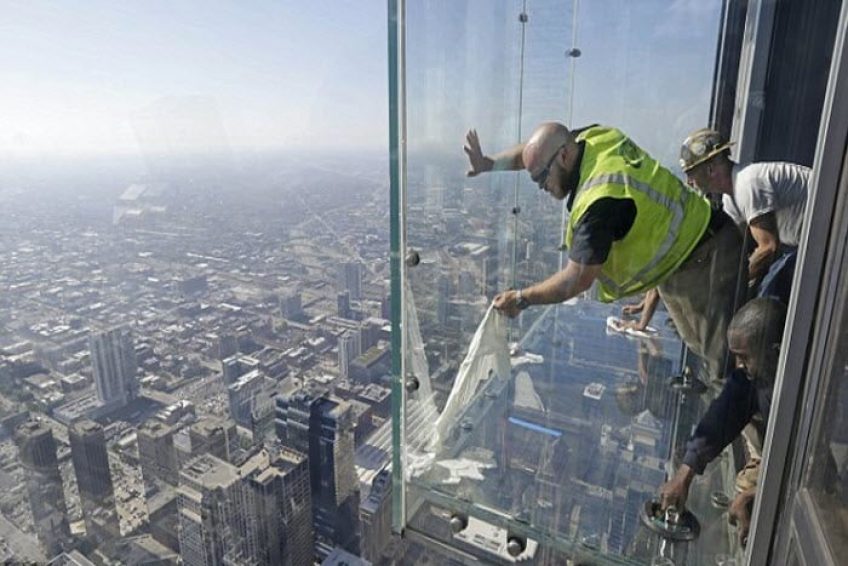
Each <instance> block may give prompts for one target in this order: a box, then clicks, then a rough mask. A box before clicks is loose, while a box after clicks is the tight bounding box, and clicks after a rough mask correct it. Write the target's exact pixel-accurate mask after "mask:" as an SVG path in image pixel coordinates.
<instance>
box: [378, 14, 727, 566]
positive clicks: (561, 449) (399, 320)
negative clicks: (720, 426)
mask: <svg viewBox="0 0 848 566" xmlns="http://www.w3.org/2000/svg"><path fill="white" fill-rule="evenodd" d="M655 4H656V5H653V4H652V7H649V6H647V5H643V3H633V2H626V1H613V2H598V3H594V2H593V3H579V2H577V1H576V0H527V1H520V2H519V1H510V2H497V3H491V2H484V1H467V2H439V1H430V0H422V1H416V2H402V1H399V2H390V30H389V33H390V53H394V54H395V55H396V56H397V60H396V61H394V63H392V62H391V61H390V69H391V71H390V94H391V99H390V102H391V104H392V108H393V110H392V115H391V116H392V119H393V120H394V121H393V124H392V128H393V132H394V137H393V144H392V148H391V150H392V155H393V167H394V170H393V184H392V187H393V194H392V202H393V204H394V209H393V214H392V222H393V226H392V240H393V241H392V245H393V250H394V258H393V271H392V278H393V287H392V291H393V294H394V296H395V297H400V300H399V301H396V302H395V303H394V304H393V309H392V315H393V317H394V318H393V324H394V330H395V334H396V335H397V336H398V337H400V336H402V337H403V339H402V340H398V342H397V343H396V346H398V347H394V348H393V355H394V360H393V362H394V373H395V376H396V386H395V388H394V394H395V395H394V396H395V405H394V415H393V418H394V422H395V425H394V429H393V449H394V452H395V454H396V456H395V458H394V460H393V466H394V470H393V473H394V482H395V486H396V488H395V489H394V491H393V497H394V503H395V529H396V530H398V531H401V532H403V533H405V534H406V535H407V536H410V537H416V538H420V539H421V540H424V541H427V542H429V543H430V544H431V545H432V546H433V547H434V548H442V549H444V550H445V552H446V553H447V554H448V555H450V557H451V558H452V559H455V560H457V561H459V562H460V563H470V562H474V561H482V562H484V563H496V564H497V563H503V564H508V563H522V564H565V563H573V564H672V563H673V564H692V565H696V564H709V565H713V564H722V563H724V564H728V565H729V564H732V563H733V560H734V559H735V558H734V557H738V556H739V551H738V549H737V535H736V532H735V529H733V528H732V527H730V526H729V525H728V521H727V513H726V508H724V507H726V502H727V500H729V499H730V500H732V498H733V497H734V491H733V490H734V481H733V480H734V475H735V466H734V461H733V456H732V454H731V453H730V451H728V453H727V454H726V455H723V456H722V457H721V458H719V459H717V460H716V461H714V462H713V463H712V464H711V465H710V467H709V468H708V469H707V472H706V473H705V474H704V475H703V476H699V477H697V478H696V480H695V482H694V484H693V487H692V489H691V492H690V494H689V500H688V503H687V507H688V508H689V509H690V510H691V511H692V512H693V513H694V514H695V516H696V517H697V519H698V520H699V522H700V534H699V536H698V537H697V539H696V540H694V541H691V542H674V543H672V542H670V541H666V540H665V539H663V538H661V537H660V536H658V535H657V534H655V533H654V532H653V531H651V530H649V529H648V528H646V527H644V526H643V523H642V521H641V519H640V512H641V510H642V508H643V507H644V505H645V503H646V502H648V501H649V500H651V499H653V498H656V497H657V495H658V491H659V487H660V485H661V484H662V483H663V482H664V481H665V480H666V478H667V477H669V476H670V474H672V473H673V472H674V470H675V469H676V468H677V466H678V464H679V461H680V458H681V457H682V453H683V452H682V451H683V450H684V448H685V443H686V440H687V438H688V436H689V434H690V432H691V431H692V428H693V427H694V425H695V423H697V421H698V419H699V417H700V415H701V414H702V413H703V411H704V410H705V407H706V405H707V403H708V401H709V399H711V397H712V396H713V395H714V391H712V390H707V391H705V392H703V393H701V394H695V393H692V392H685V391H684V392H681V391H680V390H678V389H673V388H672V387H670V384H669V381H670V380H671V378H672V377H675V376H680V375H681V374H683V373H684V368H686V367H688V368H689V372H688V373H689V375H691V376H693V377H698V376H700V373H701V372H700V370H699V367H700V366H699V364H698V362H697V360H694V359H693V358H692V357H691V356H687V355H686V352H685V350H684V348H683V347H682V344H681V341H680V339H679V338H678V337H677V335H676V333H675V331H674V330H673V328H671V327H670V326H669V325H668V324H667V320H666V316H665V314H664V312H663V311H662V310H660V311H659V312H658V313H657V315H656V316H655V317H654V319H653V321H652V323H651V325H652V326H653V327H655V329H656V331H657V332H656V334H654V335H652V336H651V337H650V338H649V339H641V338H636V337H631V336H624V335H622V334H619V333H615V332H610V331H609V330H608V328H607V319H608V317H611V316H619V315H620V312H621V306H622V305H621V304H603V303H600V302H598V301H597V300H595V295H594V293H593V291H591V290H590V291H589V292H587V293H585V294H584V296H582V297H580V298H578V299H576V300H573V301H571V302H569V303H568V304H562V305H557V306H553V307H547V308H542V307H533V308H530V309H528V310H526V311H524V312H523V313H522V314H521V316H520V317H518V318H517V319H514V320H511V321H509V330H508V333H509V343H510V344H511V350H512V352H511V356H510V359H511V366H512V367H511V371H510V372H509V375H492V376H489V377H487V378H485V379H482V380H481V383H480V385H479V386H478V387H477V388H476V390H475V391H474V395H473V397H472V398H471V400H470V402H468V403H466V404H465V405H464V406H463V407H462V409H461V411H460V414H459V415H458V416H456V417H455V418H453V419H452V422H451V423H450V426H449V427H448V432H447V434H446V435H444V438H442V442H441V444H440V445H439V448H438V450H437V451H436V452H435V453H429V454H427V455H426V457H425V458H423V460H422V456H421V454H420V447H421V444H422V436H426V435H427V434H430V433H431V431H432V422H433V421H434V420H435V419H436V418H437V414H438V412H439V411H441V410H442V408H443V407H444V405H445V402H446V399H447V398H448V396H449V395H450V392H451V390H452V388H453V387H454V380H455V378H456V376H457V373H458V370H459V367H460V364H461V362H462V361H463V358H464V357H465V355H466V352H467V350H468V347H469V344H470V342H471V338H472V336H473V335H474V333H475V330H476V329H477V327H478V325H479V324H480V322H481V320H482V319H483V316H484V314H485V313H486V310H487V307H488V305H489V304H490V303H491V301H492V298H493V297H494V296H495V294H496V293H498V292H499V291H502V290H505V289H508V288H522V287H525V286H527V285H529V284H531V283H534V282H536V281H540V280H542V279H544V278H546V277H547V276H548V275H550V274H552V273H554V272H556V271H557V270H558V269H560V267H561V266H562V265H563V262H564V261H566V259H567V256H566V254H565V253H564V252H563V251H562V250H561V244H562V235H563V226H564V221H565V219H566V214H567V211H566V210H565V208H564V207H563V205H562V203H561V202H559V201H556V200H554V199H552V198H551V197H550V196H549V195H548V194H547V193H546V192H544V191H539V190H538V188H537V187H536V186H535V185H534V184H533V183H532V181H531V180H530V178H529V176H528V175H527V174H526V173H510V172H500V173H493V174H488V175H481V176H478V177H475V178H468V177H466V175H465V171H466V169H467V167H468V164H467V161H466V158H465V155H464V154H463V151H462V145H463V142H464V140H465V136H466V132H467V131H468V130H469V129H472V128H473V129H475V130H476V132H477V134H478V135H479V137H480V141H481V144H482V147H483V151H484V152H485V153H487V154H493V153H495V152H496V151H498V150H501V149H505V148H507V147H510V146H512V145H515V144H516V143H518V142H519V141H520V140H523V139H525V138H526V137H527V136H529V134H530V133H531V132H532V131H533V129H534V128H535V126H536V125H537V124H539V123H541V122H543V121H546V120H556V121H559V122H562V123H564V124H566V125H567V126H569V127H575V128H576V127H580V126H585V125H589V124H593V123H603V124H606V125H611V126H614V127H617V128H619V129H621V130H623V131H625V132H627V133H628V135H630V136H631V138H632V139H634V141H635V142H636V143H638V144H639V145H640V146H641V147H643V148H645V149H646V150H647V151H649V152H650V153H651V154H652V155H654V156H656V157H657V158H658V159H659V160H660V161H661V162H662V163H663V164H664V165H666V166H668V167H669V168H671V169H672V170H673V171H675V172H676V173H677V174H681V172H680V171H679V169H678V168H677V166H676V163H677V151H678V148H679V144H680V141H681V140H682V139H683V138H684V137H685V136H686V135H687V134H688V133H689V132H690V131H692V130H694V129H696V128H699V127H703V126H704V125H706V122H707V119H708V113H709V106H710V100H709V93H710V88H711V84H712V74H713V66H714V57H715V42H716V38H717V36H718V26H719V17H720V14H719V12H720V5H719V4H718V3H717V4H716V6H715V7H714V8H708V7H701V8H700V9H699V11H698V19H697V24H695V23H693V22H691V21H684V20H681V19H680V17H679V15H675V8H674V7H673V5H674V3H673V2H667V3H664V2H659V3H655ZM658 10H659V11H663V12H664V13H665V14H666V15H667V16H669V18H671V19H670V20H668V19H666V20H663V19H658V18H657V17H656V15H657V11H658ZM675 18H676V19H675ZM675 22H677V24H679V26H680V28H679V29H678V28H677V27H675V26H676V25H677V24H675ZM684 29H685V33H683V32H682V30H684ZM610 37H614V38H615V40H616V41H614V42H610V41H609V38H610ZM683 73H685V78H686V80H681V77H682V76H683ZM622 85H627V88H626V89H625V88H622ZM660 98H662V101H663V102H662V104H659V103H658V100H659V99H660ZM403 258H405V259H407V261H406V262H404V261H401V259H403ZM413 258H414V259H413ZM636 299H637V298H634V300H636ZM400 342H402V343H400ZM421 374H424V376H425V377H426V378H427V379H424V380H422V375H421ZM400 376H403V380H401V377H400ZM402 382H403V384H405V385H406V387H404V386H401V385H402ZM422 462H423V463H422ZM722 505H724V507H722ZM669 560H670V561H671V562H669Z"/></svg>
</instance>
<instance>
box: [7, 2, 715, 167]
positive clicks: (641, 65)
mask: <svg viewBox="0 0 848 566" xmlns="http://www.w3.org/2000/svg"><path fill="white" fill-rule="evenodd" d="M527 4H528V12H529V13H530V23H529V25H528V44H527V57H528V60H527V68H526V81H525V82H526V84H525V87H526V92H525V106H526V117H525V119H526V121H527V122H528V123H526V124H525V125H524V131H525V132H526V131H527V130H528V128H530V127H531V126H532V124H531V122H534V121H536V120H539V119H546V118H553V119H560V120H563V121H564V120H565V119H566V109H567V108H568V105H567V104H566V100H567V99H568V97H569V90H568V89H569V88H570V82H569V80H568V77H569V75H568V72H569V67H568V60H567V58H565V57H564V56H563V48H564V47H565V46H568V45H570V43H571V7H572V2H571V0H528V2H527ZM408 5H409V42H410V46H409V51H410V58H409V61H408V68H409V73H410V101H409V103H410V126H411V130H410V136H411V137H412V138H414V139H413V140H412V142H413V143H414V142H415V141H427V142H428V143H430V142H433V143H434V144H435V145H437V146H441V147H442V149H450V150H453V149H456V150H457V151H459V148H460V145H461V137H462V132H463V131H464V129H465V128H467V127H471V126H476V127H478V128H480V129H481V130H483V132H482V133H483V134H484V135H485V136H486V139H493V137H495V136H500V137H501V138H503V139H506V138H509V137H510V136H512V135H513V133H514V132H515V124H514V116H515V108H516V107H517V102H516V100H517V89H516V85H517V80H516V78H517V70H518V59H517V56H516V54H517V53H518V45H519V43H518V41H519V37H520V25H519V24H518V19H517V14H518V12H519V11H520V7H521V5H522V2H521V1H519V0H426V1H425V0H409V2H408ZM579 6H580V8H579V11H578V16H579V17H578V38H579V39H578V42H577V43H578V45H579V47H580V48H581V49H582V51H583V55H582V57H581V58H580V59H578V60H577V72H576V74H575V90H574V107H573V111H574V115H573V121H574V124H584V123H587V122H603V123H606V124H611V125H616V126H619V127H621V128H623V129H625V130H626V131H628V132H629V133H631V135H633V137H634V138H636V139H637V141H640V143H643V145H646V147H648V148H649V149H651V150H652V151H655V152H659V153H661V154H663V155H664V156H665V157H666V158H670V157H671V156H673V154H674V153H675V151H676V147H677V146H678V144H679V142H680V138H682V136H683V135H685V133H686V132H687V131H688V130H691V129H693V128H696V127H700V126H701V125H703V124H704V122H705V121H706V118H707V111H708V108H709V91H710V84H711V78H712V65H713V60H714V57H715V43H716V33H717V30H718V13H719V3H718V2H704V1H702V0H639V1H638V2H635V1H633V0H582V1H581V2H580V4H579ZM0 14H2V15H0V76H2V77H3V85H2V88H0V161H2V160H5V161H6V162H9V161H14V160H15V158H17V157H23V156H28V155H49V154H54V153H63V154H74V153H98V152H103V151H108V152H124V153H138V152H139V151H141V152H144V153H155V152H159V151H171V150H190V151H191V150H205V149H215V148H218V147H225V148H232V149H235V150H239V149H243V148H246V149H255V148H260V149H261V148H270V147H274V148H277V147H282V148H297V149H325V148H345V149H349V148H358V149H370V150H373V149H376V150H383V149H384V148H385V147H386V145H387V112H388V110H387V68H386V51H387V46H386V1H385V0H300V1H297V2H294V1H291V0H274V1H264V0H242V1H239V2H224V1H216V0H202V1H201V0H169V1H160V0H132V1H126V2H119V1H116V0H84V1H79V0H74V1H54V2H45V1H38V0H25V1H10V0H0ZM460 155H461V154H460Z"/></svg>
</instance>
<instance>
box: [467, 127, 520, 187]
mask: <svg viewBox="0 0 848 566" xmlns="http://www.w3.org/2000/svg"><path fill="white" fill-rule="evenodd" d="M462 149H463V150H464V151H465V154H466V155H467V156H468V162H469V165H470V168H469V169H468V171H467V172H466V173H465V174H466V175H468V176H469V177H476V176H477V175H479V174H480V173H486V172H488V171H520V170H522V169H524V159H523V158H522V153H523V152H524V144H523V143H521V144H518V145H516V146H513V147H511V148H509V149H507V150H504V151H502V152H500V153H497V154H495V155H494V156H492V157H489V156H487V155H484V154H483V149H482V148H481V147H480V138H478V137H477V130H468V133H467V134H466V135H465V146H464V147H463V148H462Z"/></svg>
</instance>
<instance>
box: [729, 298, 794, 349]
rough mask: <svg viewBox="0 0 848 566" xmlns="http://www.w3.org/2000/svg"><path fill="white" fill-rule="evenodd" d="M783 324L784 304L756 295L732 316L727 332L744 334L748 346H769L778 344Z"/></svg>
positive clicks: (784, 316) (784, 320)
mask: <svg viewBox="0 0 848 566" xmlns="http://www.w3.org/2000/svg"><path fill="white" fill-rule="evenodd" d="M785 324H786V306H785V305H784V304H783V303H781V302H780V301H778V300H777V299H775V298H773V297H757V298H756V299H751V300H750V301H748V302H747V303H745V304H744V305H743V306H742V308H741V309H739V311H738V312H737V313H736V314H735V315H734V316H733V320H731V321H730V325H729V326H728V328H727V333H728V334H735V335H737V336H744V337H745V339H746V341H747V343H748V345H749V348H752V349H763V348H770V347H771V346H772V345H779V344H780V341H781V339H782V338H783V327H784V325H785ZM760 351H765V350H760Z"/></svg>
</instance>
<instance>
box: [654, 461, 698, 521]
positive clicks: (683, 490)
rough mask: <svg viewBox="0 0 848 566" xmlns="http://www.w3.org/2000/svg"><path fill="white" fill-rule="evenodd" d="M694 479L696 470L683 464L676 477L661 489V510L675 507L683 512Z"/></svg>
mask: <svg viewBox="0 0 848 566" xmlns="http://www.w3.org/2000/svg"><path fill="white" fill-rule="evenodd" d="M694 477H695V470H693V469H692V468H690V467H689V466H687V465H686V464H681V465H680V467H679V468H678V469H677V473H676V474H674V477H672V478H671V479H670V480H668V481H667V482H666V483H664V484H663V485H662V486H661V487H660V506H661V508H662V509H668V508H669V507H674V508H675V509H678V510H682V509H683V508H684V506H685V505H686V499H687V498H688V497H689V486H691V485H692V479H693V478H694Z"/></svg>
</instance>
